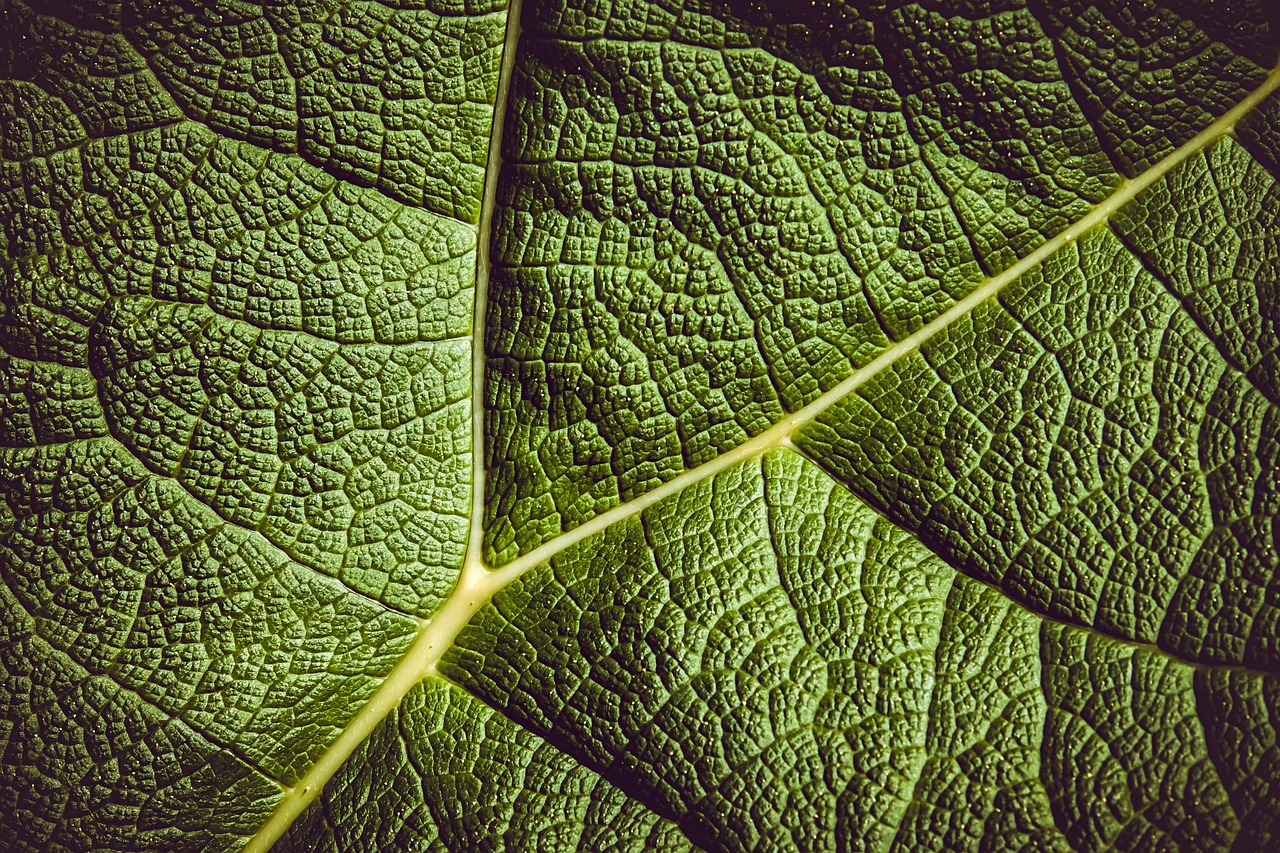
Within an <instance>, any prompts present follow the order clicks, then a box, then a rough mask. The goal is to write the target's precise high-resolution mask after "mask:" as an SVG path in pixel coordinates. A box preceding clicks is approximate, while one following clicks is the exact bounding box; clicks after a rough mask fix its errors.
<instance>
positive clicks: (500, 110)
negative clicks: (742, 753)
mask: <svg viewBox="0 0 1280 853" xmlns="http://www.w3.org/2000/svg"><path fill="white" fill-rule="evenodd" d="M522 5H523V0H510V2H509V3H508V5H507V32H506V38H505V39H504V41H503V45H502V66H501V68H500V70H499V72H498V90H497V94H496V97H495V98H494V103H493V125H492V127H491V129H490V131H489V160H488V165H487V167H486V169H485V177H484V190H483V194H482V195H481V198H480V224H479V228H478V230H477V234H476V282H475V303H474V306H473V309H472V318H471V329H472V333H471V466H472V467H471V527H470V532H469V534H468V537H467V550H466V556H465V557H464V558H463V565H462V572H461V573H460V575H459V577H458V584H457V586H455V587H454V589H453V592H452V593H450V595H449V597H448V598H447V599H446V600H445V602H444V603H443V604H442V605H440V609H439V610H437V611H436V613H435V615H434V616H432V617H431V619H430V620H427V621H420V623H419V628H418V635H417V637H416V638H415V639H414V641H413V645H411V646H410V647H409V651H408V652H406V653H405V656H404V657H403V658H401V659H400V662H399V663H398V664H396V666H395V668H394V669H392V670H391V672H390V673H388V674H387V677H386V678H385V679H384V680H383V681H382V684H380V685H379V686H378V689H377V690H376V691H375V692H374V694H373V696H371V697H370V698H369V701H368V702H366V703H365V704H364V706H363V707H362V708H361V709H360V710H359V711H357V712H356V715H355V717H353V718H352V719H351V722H350V723H348V724H347V726H346V728H344V729H343V730H342V732H341V733H340V734H339V735H338V737H337V738H335V739H334V741H333V743H331V744H330V745H329V747H328V749H326V750H325V751H324V753H323V754H322V755H321V756H320V758H319V759H318V760H317V761H316V763H315V764H314V765H312V767H311V769H310V770H308V771H307V774H306V775H305V776H303V777H302V779H300V780H299V781H298V783H297V784H296V785H294V786H293V787H292V788H289V789H287V790H286V791H285V794H284V797H283V798H282V799H281V800H280V802H279V804H278V805H277V806H276V809H275V811H274V812H272V814H271V817H269V818H268V819H267V821H266V823H264V824H263V825H262V826H261V827H260V828H259V829H258V831H257V832H256V833H254V834H253V836H252V837H250V838H249V840H248V843H247V844H246V845H245V847H244V853H267V851H269V850H270V849H271V847H272V845H274V844H275V843H276V841H278V840H279V838H280V836H281V835H283V834H284V833H285V831H287V830H288V829H289V827H290V826H291V825H292V824H293V822H294V820H296V819H297V817H298V815H300V814H302V812H303V810H304V809H306V807H307V806H308V805H310V804H311V801H312V800H314V799H315V798H316V797H317V796H319V795H320V792H321V791H323V790H324V786H325V784H326V783H327V782H328V781H329V779H331V778H332V777H333V774H335V773H337V772H338V768H339V767H341V766H342V765H343V764H344V763H346V761H347V759H348V758H350V757H351V753H352V752H354V751H355V749H356V747H357V746H359V745H360V744H361V743H363V742H364V740H365V738H367V737H368V736H369V735H370V734H371V733H372V732H373V730H374V728H375V727H376V726H377V725H378V723H380V722H382V720H383V719H384V718H385V717H386V716H387V714H390V713H391V712H392V711H393V710H394V709H395V708H396V706H398V705H399V704H400V700H401V699H403V698H404V696H405V694H406V693H408V692H409V690H410V689H412V688H413V686H414V685H415V684H417V683H418V682H419V681H421V680H422V678H423V677H424V676H425V675H426V674H427V672H429V671H430V670H431V669H432V668H434V667H435V663H436V661H438V660H439V659H440V656H441V655H442V654H443V653H444V650H445V649H447V648H448V647H449V646H450V645H452V643H453V639H454V637H456V636H457V635H458V633H459V632H460V631H461V630H462V628H463V626H464V625H466V624H467V622H468V621H470V619H471V617H472V615H474V614H475V612H476V611H477V610H479V609H480V607H481V606H482V605H483V604H484V603H485V602H486V601H488V600H489V599H490V598H492V597H493V595H494V593H495V592H497V587H494V586H493V581H492V577H493V573H492V572H490V571H489V570H488V569H487V568H485V565H484V562H483V560H482V559H481V556H480V555H481V551H482V548H483V545H484V530H483V521H484V488H485V486H484V483H485V478H484V474H485V470H484V366H485V351H484V322H485V312H486V310H487V308H488V296H489V276H490V273H491V261H490V257H489V249H490V245H491V242H492V241H491V239H490V235H491V234H492V232H493V212H494V208H495V206H496V204H497V197H498V172H499V171H500V170H501V168H502V126H503V121H504V120H505V118H506V112H507V110H506V104H507V101H508V99H509V97H510V91H511V76H512V71H513V70H514V68H515V57H516V43H517V41H519V38H520V10H521V6H522Z"/></svg>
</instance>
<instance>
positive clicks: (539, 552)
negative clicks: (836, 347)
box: [245, 0, 1280, 853]
mask: <svg viewBox="0 0 1280 853" xmlns="http://www.w3.org/2000/svg"><path fill="white" fill-rule="evenodd" d="M509 15H510V17H509V21H510V24H509V26H508V29H507V38H506V43H505V47H504V53H503V60H502V71H501V76H500V78H499V88H498V98H497V107H496V109H495V121H494V129H493V134H492V138H491V145H490V149H489V150H490V162H489V166H488V170H487V174H486V180H485V188H484V197H483V199H482V206H481V217H480V231H479V245H480V246H481V247H482V248H480V249H479V251H478V253H477V256H478V263H477V285H476V286H477V293H476V302H475V314H474V318H473V322H474V330H473V334H472V353H473V364H472V397H471V401H472V408H473V411H472V430H473V447H472V461H473V492H472V494H473V497H472V501H473V503H472V511H471V529H470V536H469V540H468V546H467V554H466V558H465V562H464V565H463V569H462V572H461V575H460V577H459V580H458V584H457V586H456V587H455V589H454V590H453V592H452V593H451V594H450V596H449V597H448V598H447V600H446V601H445V602H444V604H443V605H441V607H440V608H439V609H438V610H437V611H436V613H435V615H434V616H432V617H431V618H430V619H429V620H420V628H419V633H418V636H417V638H416V640H415V641H414V644H413V645H412V647H411V648H410V649H409V651H408V653H407V654H406V655H405V657H404V658H403V659H402V660H401V661H400V663H399V664H398V665H397V666H396V667H395V668H394V669H393V670H392V671H391V673H390V674H389V675H388V676H387V678H386V679H385V680H384V681H383V682H382V684H381V686H380V687H379V689H378V691H377V692H376V693H375V694H374V696H373V697H372V698H371V699H370V700H369V702H368V703H367V704H366V705H365V706H364V707H363V708H362V709H361V710H360V712H359V713H358V714H357V715H356V717H355V718H354V719H352V721H351V722H350V724H349V725H348V726H347V727H346V728H345V729H344V730H343V731H342V733H341V734H340V736H339V737H338V738H337V739H336V740H335V741H334V742H333V744H332V745H331V746H330V747H329V749H328V750H327V751H326V752H325V753H324V755H323V756H321V758H320V760H319V761H317V762H316V764H315V765H314V766H313V767H312V768H311V770H310V771H309V772H308V773H307V774H306V776H305V777H304V778H303V779H302V780H301V781H300V782H299V783H298V784H297V785H296V786H294V787H293V788H291V789H289V790H288V791H287V792H286V794H285V797H284V798H283V800H282V801H281V802H280V804H279V806H278V807H277V809H276V811H275V813H274V814H273V815H272V817H271V818H270V819H269V820H268V821H267V823H266V824H264V825H263V827H262V828H261V829H260V830H259V831H258V832H257V833H256V834H255V835H254V836H253V837H252V838H250V839H249V842H248V844H247V846H246V848H245V850H246V851H250V853H253V851H266V850H269V849H270V847H271V846H272V844H274V842H275V841H276V840H277V839H278V838H279V837H280V836H281V835H282V834H283V833H284V832H285V831H286V830H287V829H288V827H289V826H290V824H291V823H292V822H293V820H294V819H295V818H296V817H297V816H298V815H300V814H301V813H302V811H303V810H304V809H305V808H306V807H307V805H308V804H310V802H311V801H312V800H313V799H315V797H316V796H318V795H319V793H320V792H321V790H322V789H323V787H324V785H325V784H326V783H327V782H328V780H329V779H330V778H331V777H332V776H333V775H334V773H336V772H337V770H338V769H339V767H340V766H341V765H342V764H343V763H344V762H345V761H346V759H347V758H348V757H349V756H350V754H351V753H352V751H353V750H354V749H355V748H356V747H357V746H358V745H359V744H360V743H361V742H363V741H364V740H365V738H366V737H367V736H368V735H369V734H370V733H371V732H372V731H373V729H374V728H375V727H376V726H377V725H378V723H379V722H381V720H382V719H383V718H384V717H385V716H386V715H387V714H389V713H390V712H391V711H392V710H393V709H395V708H396V707H397V705H398V704H399V703H400V701H401V699H402V698H403V697H404V696H405V695H406V694H407V693H408V691H409V690H410V689H411V688H412V687H413V686H414V685H415V684H417V683H418V682H419V681H420V680H422V679H423V678H425V677H426V676H428V675H431V674H433V673H434V672H435V670H436V666H437V664H438V663H439V661H440V660H441V658H442V656H443V654H444V653H445V652H446V650H448V649H449V647H450V646H451V645H452V644H453V642H454V640H455V638H456V637H457V636H458V634H459V633H460V632H461V630H462V629H463V627H464V626H466V625H467V623H468V622H469V621H470V620H471V619H472V617H473V616H474V615H475V614H476V612H477V611H479V610H480V609H481V608H482V607H483V606H484V605H485V604H486V603H488V602H489V601H491V600H492V598H493V597H494V595H495V594H496V593H497V592H498V591H499V590H501V589H503V588H504V587H506V586H507V585H508V584H510V583H511V582H513V581H514V580H516V579H517V578H519V577H520V576H522V575H523V574H524V573H525V572H527V571H529V570H530V569H533V568H535V567H537V566H539V565H542V564H544V563H546V562H547V561H548V560H550V559H551V558H552V557H554V556H555V555H557V554H559V553H560V552H562V551H564V550H565V549H567V548H569V547H571V546H573V545H575V544H577V543H579V542H582V541H583V540H585V539H587V538H588V537H591V536H593V535H595V534H597V533H600V532H601V531H603V530H605V529H606V528H608V527H610V526H612V525H614V524H617V523H618V522H621V521H623V520H625V519H628V518H631V517H632V516H635V515H638V514H639V513H641V512H643V511H644V510H645V509H646V508H648V507H651V506H653V505H655V504H657V503H659V502H661V501H663V500H665V499H666V498H668V497H670V496H672V495H674V494H676V493H678V492H680V491H682V490H683V489H685V488H687V487H689V486H691V485H693V484H695V483H698V482H701V481H703V480H706V479H708V478H711V477H713V476H715V475H716V474H719V473H721V472H723V471H725V470H727V469H729V468H732V467H733V466H735V465H737V464H739V463H741V462H743V461H745V460H748V459H751V458H755V457H758V456H760V455H761V454H763V453H765V452H766V451H768V450H769V449H771V448H775V447H791V446H792V445H791V436H792V435H793V433H794V432H795V431H796V430H797V429H798V428H799V427H801V426H803V425H805V424H807V423H809V422H811V421H813V420H814V419H815V418H817V417H818V416H819V415H820V414H822V413H823V412H824V411H826V410H827V409H828V408H830V407H831V406H832V405H834V404H835V403H837V402H838V401H840V400H842V399H844V398H845V397H847V396H848V395H850V394H852V393H854V392H856V391H857V390H858V389H859V388H861V387H862V386H863V385H865V384H866V383H868V382H869V381H870V380H871V379H872V378H873V377H875V376H877V375H878V374H880V373H881V372H882V371H884V370H886V369H887V368H889V367H891V366H892V365H894V364H895V363H897V362H898V361H899V360H901V359H902V358H903V357H904V356H907V355H909V354H910V353H913V352H915V351H916V350H918V349H919V348H920V347H921V346H922V345H923V344H924V343H925V342H927V341H929V340H930V339H931V338H933V337H934V336H935V335H937V334H938V333H939V332H941V331H942V330H944V329H946V328H947V327H948V326H950V325H951V324H952V323H953V322H955V321H956V320H958V319H960V318H962V317H965V316H967V315H969V314H970V313H971V312H973V311H974V310H975V309H976V308H977V307H978V306H980V305H982V304H984V303H986V302H988V301H989V300H991V299H992V298H994V297H995V296H996V295H997V294H999V293H1000V292H1001V291H1002V290H1003V289H1004V288H1005V287H1006V286H1008V285H1009V284H1011V283H1012V282H1014V281H1016V280H1018V279H1019V278H1020V277H1021V276H1023V275H1024V274H1025V273H1027V272H1029V271H1030V270H1033V269H1035V268H1037V267H1038V266H1039V265H1040V264H1042V263H1043V262H1044V261H1045V260H1046V259H1048V258H1049V257H1050V256H1052V255H1053V254H1054V253H1056V252H1058V251H1059V250H1060V249H1062V248H1064V247H1065V246H1068V245H1069V244H1071V243H1073V242H1075V241H1076V240H1078V239H1080V238H1081V237H1082V236H1083V235H1085V234H1086V233H1087V232H1089V231H1090V230H1091V229H1093V228H1095V227H1098V226H1100V225H1103V224H1105V223H1106V222H1107V221H1108V220H1109V219H1110V218H1111V217H1112V215H1113V214H1114V213H1115V212H1116V211H1117V210H1119V209H1120V208H1121V207H1123V206H1124V205H1126V204H1127V203H1128V202H1130V201H1131V200H1133V199H1134V198H1135V197H1136V196H1138V195H1139V194H1140V193H1141V192H1143V191H1144V190H1146V189H1147V188H1148V187H1150V186H1152V185H1153V184H1154V183H1155V182H1157V181H1159V180H1160V179H1161V178H1162V177H1164V176H1165V175H1166V174H1168V173H1169V172H1170V171H1171V170H1173V169H1174V168H1175V167H1177V166H1178V165H1179V164H1181V163H1183V162H1184V161H1186V160H1187V159H1188V158H1190V157H1192V156H1194V155H1196V154H1197V153H1198V152H1200V151H1201V150H1203V149H1204V148H1205V147H1206V146H1208V145H1209V144H1210V143H1212V142H1213V141H1214V140H1217V139H1219V138H1221V137H1222V136H1225V135H1229V134H1231V133H1232V131H1233V128H1234V127H1235V125H1236V124H1237V122H1239V121H1240V120H1241V119H1242V118H1243V117H1244V116H1245V115H1246V114H1247V113H1249V111H1250V110H1252V109H1253V108H1254V107H1255V106H1257V105H1258V104H1259V103H1260V102H1261V101H1262V100H1263V99H1265V98H1266V97H1267V96H1268V95H1270V94H1271V93H1273V92H1275V91H1276V90H1277V89H1280V67H1277V68H1275V69H1273V70H1272V71H1271V73H1270V74H1269V75H1268V76H1267V78H1266V80H1265V81H1264V82H1263V84H1262V85H1261V86H1260V87H1259V88H1257V89H1256V90H1254V91H1253V92H1252V93H1251V94H1249V95H1248V96H1247V97H1246V98H1244V99H1243V100H1242V101H1240V102H1239V103H1238V104H1237V105H1236V106H1235V107H1233V108H1232V109H1231V110H1229V111H1228V112H1226V113H1225V114H1224V115H1222V116H1221V117H1220V118H1219V119H1217V120H1216V121H1214V122H1213V123H1212V124H1210V125H1209V126H1208V127H1206V128H1205V129H1204V130H1203V131H1201V132H1200V133H1199V134H1197V135H1196V136H1195V137H1193V138H1192V139H1190V140H1189V141H1188V142H1186V143H1184V144H1183V145H1182V146H1180V147H1179V148H1177V149H1176V150H1175V151H1173V152H1172V153H1170V154H1169V155H1167V156H1166V157H1164V158H1163V159H1162V160H1160V161H1158V162H1157V163H1155V164H1154V165H1153V166H1151V167H1150V168H1149V169H1147V170H1146V171H1145V172H1143V173H1141V174H1140V175H1138V176H1137V177H1135V178H1133V179H1131V180H1128V181H1125V182H1124V183H1122V184H1121V185H1120V186H1119V187H1118V189H1117V190H1116V191H1115V192H1114V193H1113V194H1112V195H1110V196H1109V197H1107V198H1106V199H1104V200H1103V201H1102V202H1101V203H1100V204H1098V205H1097V206H1095V207H1094V208H1092V209H1091V210H1090V211H1089V212H1088V213H1087V214H1086V215H1084V216H1083V217H1081V218H1079V219H1077V220H1076V221H1075V222H1073V223H1072V224H1071V225H1070V226H1068V227H1067V228H1066V229H1064V230H1063V231H1061V232H1059V233H1058V234H1057V235H1056V236H1054V237H1053V238H1051V239H1049V240H1047V241H1045V242H1043V243H1041V244H1040V245H1039V246H1038V247H1037V248H1036V249H1035V250H1034V251H1032V252H1030V253H1029V254H1027V255H1025V256H1024V257H1023V258H1021V259H1020V260H1019V261H1017V262H1016V263H1014V264H1013V265H1011V266H1010V267H1008V268H1007V269H1005V270H1004V271H1003V272H1001V273H999V274H997V275H995V276H991V277H989V278H987V279H986V280H984V281H983V282H982V283H981V284H980V285H979V286H978V287H977V288H975V289H974V290H973V291H972V292H971V293H969V294H968V295H967V296H966V297H965V298H963V299H962V300H960V301H958V302H957V303H955V304H954V305H953V306H952V307H951V308H950V309H949V310H947V311H946V312H944V313H943V314H941V315H939V316H938V317H936V318H935V319H934V320H933V321H931V322H929V323H928V324H926V325H924V326H923V327H921V328H920V329H918V330H917V331H916V332H914V333H913V334H911V335H909V336H907V337H905V338H903V339H901V340H899V341H898V342H896V343H895V344H893V345H892V346H890V347H888V348H887V349H885V350H883V351H882V352H881V353H880V354H879V355H878V356H877V357H876V358H875V359H873V360H872V361H871V362H869V363H868V364H866V365H865V366H864V367H862V368H861V369H859V370H856V371H855V372H853V373H852V374H850V375H849V376H848V377H846V378H845V379H844V380H843V381H841V382H840V383H839V384H837V385H835V386H834V387H832V388H831V389H830V390H829V391H827V392H826V393H824V394H822V395H821V396H820V397H818V398H817V399H815V400H813V401H812V402H811V403H809V404H808V405H806V406H804V407H803V408H800V409H797V410H796V411H794V412H791V413H789V414H787V415H786V416H785V417H783V418H782V419H780V420H778V421H777V422H776V423H775V424H774V425H773V426H772V427H770V428H769V429H767V430H765V431H764V432H761V433H759V434H758V435H756V436H755V437H754V438H752V439H750V440H748V441H746V442H744V443H742V444H740V445H738V446H737V447H735V448H734V449H733V450H730V451H728V452H726V453H723V454H721V455H719V456H717V457H716V458H714V459H712V460H711V461H709V462H707V463H705V464H702V465H700V466H698V467H696V468H692V469H689V470H686V471H684V472H683V473H681V474H679V475H677V476H676V477H674V478H672V479H670V480H667V481H666V482H664V483H663V484H661V485H660V486H658V487H656V488H654V489H652V490H650V491H648V492H646V493H645V494H643V495H641V496H640V497H638V498H635V499H633V500H630V501H628V502H625V503H622V504H619V505H617V506H615V507H613V508H611V509H609V510H607V511H605V512H602V513H600V514H598V515H596V516H595V517H593V518H592V519H591V520H589V521H587V522H585V523H583V524H581V525H580V526H578V527H576V528H574V529H572V530H570V531H568V532H566V533H564V534H562V535H560V536H559V537H557V538H555V539H553V540H550V541H548V542H545V543H543V544H542V545H540V546H538V547H536V548H534V549H532V550H530V551H528V552H526V553H525V554H523V555H521V556H519V557H517V558H516V559H514V560H512V561H510V562H509V563H507V564H505V565H503V566H501V567H499V568H496V569H491V568H489V567H488V566H486V565H485V564H484V562H483V560H482V557H481V554H482V547H481V546H482V538H483V530H482V529H481V519H482V515H483V498H484V468H483V466H484V454H483V449H484V448H483V435H484V432H483V415H484V412H483V409H482V406H483V394H482V391H483V380H484V358H485V353H484V342H483V337H484V336H483V323H484V317H485V300H486V291H487V286H488V276H489V257H488V254H487V251H486V247H487V245H488V238H489V236H490V229H491V227H492V221H493V210H494V204H495V199H496V183H497V181H496V178H497V172H498V170H499V168H500V166H501V162H500V160H501V158H500V150H501V133H502V128H501V122H500V121H499V120H498V118H497V117H498V116H501V115H504V114H505V110H504V105H505V103H506V99H507V95H508V92H509V89H510V84H511V76H512V68H513V65H514V56H515V47H516V41H517V39H518V37H519V16H520V0H515V2H513V3H512V5H511V8H510V10H509Z"/></svg>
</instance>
